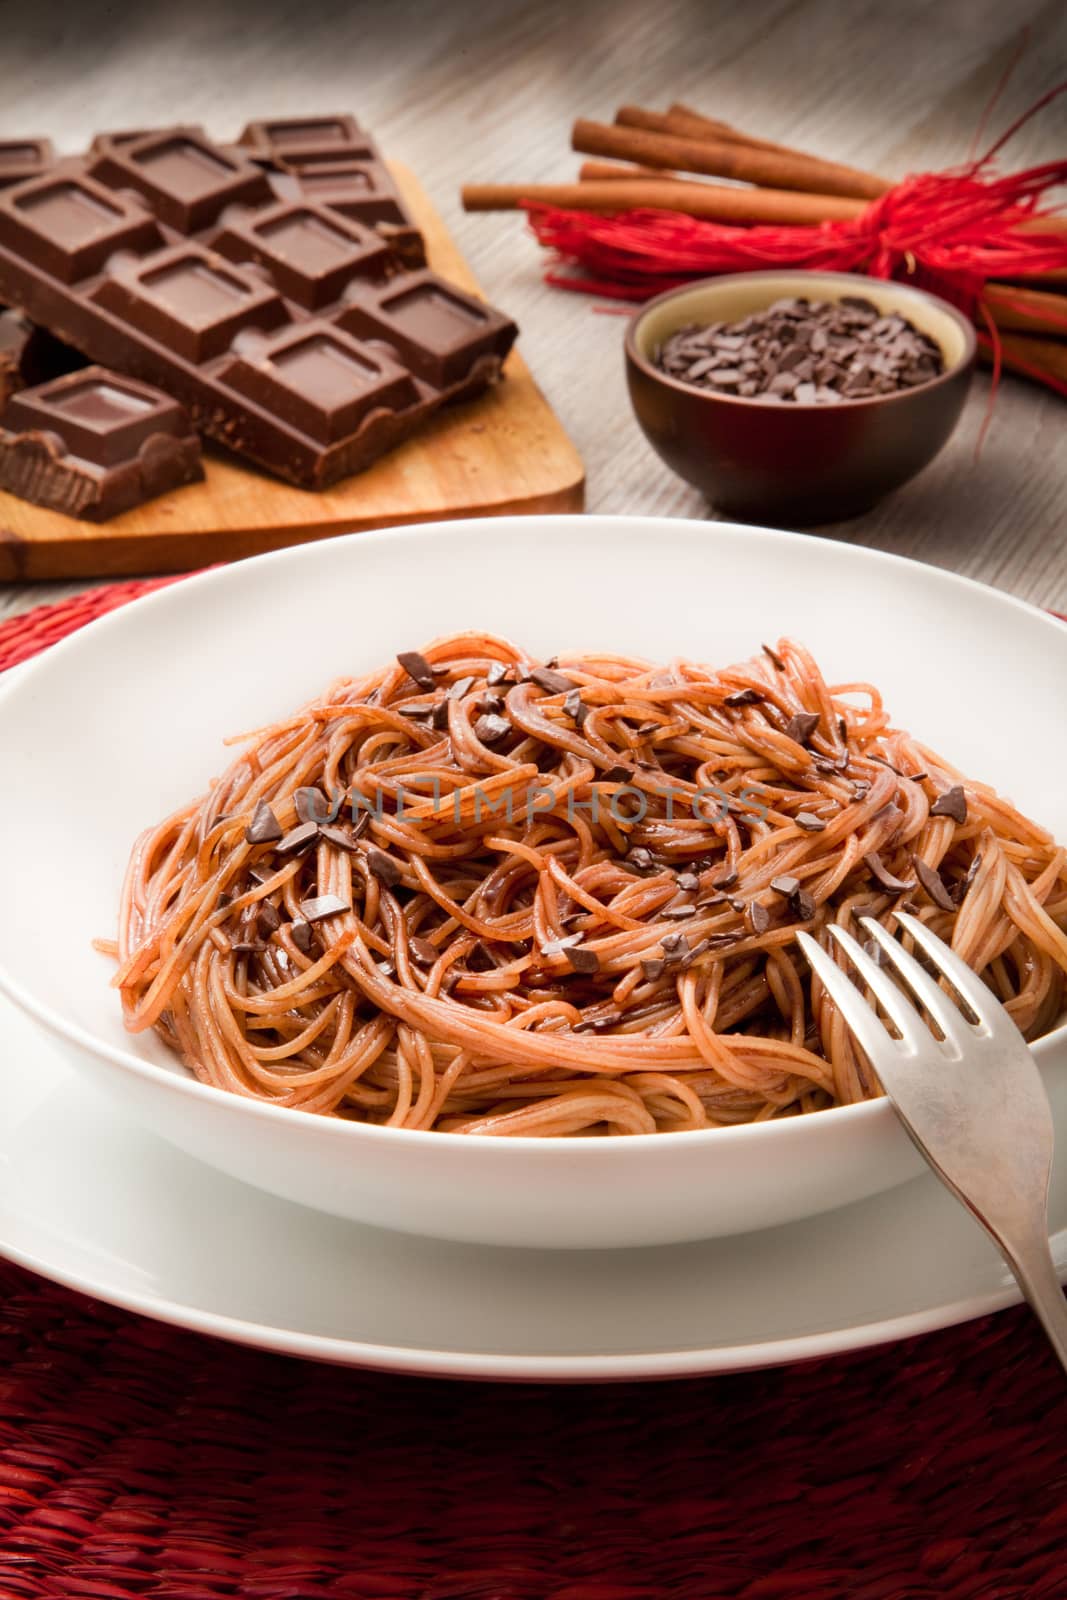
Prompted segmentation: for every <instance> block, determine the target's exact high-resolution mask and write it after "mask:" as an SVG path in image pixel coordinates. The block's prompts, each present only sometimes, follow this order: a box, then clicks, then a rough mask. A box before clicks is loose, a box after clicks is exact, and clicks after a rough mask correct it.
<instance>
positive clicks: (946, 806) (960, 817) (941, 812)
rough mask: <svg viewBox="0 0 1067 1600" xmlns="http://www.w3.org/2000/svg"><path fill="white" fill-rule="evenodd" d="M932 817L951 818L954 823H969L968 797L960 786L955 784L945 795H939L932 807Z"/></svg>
mask: <svg viewBox="0 0 1067 1600" xmlns="http://www.w3.org/2000/svg"><path fill="white" fill-rule="evenodd" d="M930 815H931V816H932V817H951V818H952V821H953V822H966V821H967V796H966V795H965V794H964V792H963V788H962V786H961V785H960V784H958V783H955V784H953V786H952V788H951V789H946V790H945V793H944V794H940V795H938V797H937V799H936V800H935V801H934V803H933V805H932V806H931V807H930Z"/></svg>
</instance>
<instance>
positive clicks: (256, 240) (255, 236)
mask: <svg viewBox="0 0 1067 1600" xmlns="http://www.w3.org/2000/svg"><path fill="white" fill-rule="evenodd" d="M212 244H213V247H214V249H216V250H217V251H218V252H219V254H220V255H224V256H227V257H228V258H229V259H230V260H231V261H254V262H256V264H257V265H258V266H260V267H263V268H265V269H266V271H267V272H268V273H269V275H270V278H271V280H272V282H273V283H274V285H275V287H276V288H277V289H278V290H279V292H280V293H281V294H284V295H287V296H288V297H289V299H290V300H295V301H296V303H297V304H298V305H300V306H304V307H305V308H306V309H307V310H308V311H317V310H319V309H320V308H321V307H322V306H326V305H329V304H330V303H331V302H332V301H334V300H337V299H338V298H339V296H340V294H341V292H342V290H343V289H344V287H345V285H346V284H347V283H348V282H350V280H351V279H352V278H356V277H359V278H363V279H367V280H369V281H372V282H373V281H374V280H375V279H380V278H383V277H384V276H385V274H386V271H387V269H388V266H389V262H390V251H389V247H388V246H387V245H386V244H384V243H383V242H382V240H381V239H379V238H378V236H377V234H375V233H372V232H371V231H370V229H368V228H363V227H361V226H360V225H359V224H358V223H353V222H347V221H346V220H345V219H344V218H343V217H339V216H337V215H335V214H334V213H333V212H331V211H328V210H326V209H325V207H322V206H315V205H310V204H308V203H307V202H306V201H302V202H299V203H298V204H296V205H293V204H287V203H282V204H281V205H277V206H273V207H271V208H270V209H269V210H266V211H256V212H254V213H251V214H249V215H248V216H246V217H241V218H239V219H238V220H237V221H235V222H232V223H230V224H228V225H227V226H226V227H225V228H224V229H223V230H222V232H221V233H219V234H218V235H216V237H215V238H214V240H213V241H212Z"/></svg>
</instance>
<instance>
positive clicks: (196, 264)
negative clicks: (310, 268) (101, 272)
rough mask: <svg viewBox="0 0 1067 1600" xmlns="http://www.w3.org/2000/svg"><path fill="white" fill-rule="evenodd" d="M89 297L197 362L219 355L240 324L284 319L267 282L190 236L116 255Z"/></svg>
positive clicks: (275, 322)
mask: <svg viewBox="0 0 1067 1600" xmlns="http://www.w3.org/2000/svg"><path fill="white" fill-rule="evenodd" d="M93 299H94V300H96V301H97V302H98V303H99V304H100V305H102V306H106V307H107V309H108V310H109V311H116V312H118V313H119V315H120V316H122V317H123V318H124V319H125V320H126V321H127V322H130V323H132V324H133V326H134V327H135V328H139V329H140V330H141V332H142V333H146V334H148V336H149V337H150V338H152V339H155V340H157V341H158V342H159V343H160V344H162V345H165V346H167V347H168V348H170V349H172V350H176V351H178V353H179V354H180V355H183V356H185V357H186V359H187V360H189V361H193V362H196V363H197V365H200V364H202V363H203V362H205V361H210V360H211V359H212V358H213V357H214V356H219V355H222V354H223V352H224V351H226V350H228V349H229V347H230V345H231V344H232V342H233V339H234V336H235V335H236V334H237V333H239V332H240V331H241V330H242V329H243V328H276V327H278V326H279V324H281V323H283V322H285V321H286V320H287V313H286V309H285V305H284V302H283V301H282V299H281V296H280V295H278V294H276V293H275V291H274V290H273V289H271V288H269V287H268V286H267V285H265V284H263V283H260V282H257V281H256V279H254V278H253V277H251V276H250V275H249V274H247V273H244V272H242V271H241V269H240V268H239V267H235V266H232V265H231V263H230V262H228V261H224V260H223V259H222V258H221V256H217V255H215V254H213V252H211V251H209V250H205V249H204V248H203V247H202V246H201V245H197V244H187V245H176V246H174V247H173V248H172V249H170V250H159V251H156V252H154V253H153V255H152V257H151V259H150V260H149V261H147V262H143V261H133V262H122V263H120V264H119V265H118V266H117V267H116V268H115V270H114V271H112V272H111V273H110V274H109V275H108V276H107V277H106V278H105V279H104V280H103V282H102V283H100V284H99V285H98V287H97V288H96V289H95V291H94V293H93Z"/></svg>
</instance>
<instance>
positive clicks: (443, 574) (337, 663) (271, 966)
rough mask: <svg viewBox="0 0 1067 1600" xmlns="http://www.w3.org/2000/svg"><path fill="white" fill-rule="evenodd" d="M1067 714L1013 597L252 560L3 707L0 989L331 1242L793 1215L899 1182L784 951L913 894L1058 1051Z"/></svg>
mask: <svg viewBox="0 0 1067 1600" xmlns="http://www.w3.org/2000/svg"><path fill="white" fill-rule="evenodd" d="M1064 681H1067V630H1064V629H1063V628H1062V627H1061V625H1060V624H1058V623H1056V622H1055V621H1053V620H1052V619H1050V618H1047V617H1044V616H1042V615H1041V614H1040V613H1038V612H1035V611H1034V610H1032V609H1031V608H1029V607H1026V606H1023V605H1021V604H1019V603H1018V602H1015V601H1013V600H1011V599H1009V598H1007V597H1005V596H1003V595H999V594H997V593H995V592H994V591H992V590H988V589H983V588H980V587H978V586H975V585H973V584H969V583H966V582H965V581H963V580H961V579H958V578H955V577H952V576H951V575H949V574H947V573H943V572H940V571H937V570H935V569H931V568H926V567H921V566H918V565H916V564H913V563H908V562H902V561H899V560H896V559H893V558H889V557H885V556H881V555H879V554H876V553H874V552H870V551H865V550H860V549H854V548H851V547H849V546H846V545H838V544H832V543H829V542H825V541H820V540H816V539H811V538H806V537H802V536H797V535H790V534H782V533H775V532H772V531H767V530H758V529H752V528H748V527H733V526H729V525H724V524H707V523H686V522H672V521H666V522H664V521H654V520H651V519H639V518H633V519H626V518H606V517H588V518H546V519H536V520H533V519H501V520H498V521H491V522H490V521H482V522H473V523H452V524H443V525H439V526H431V527H422V528H411V529H401V530H391V531H388V532H383V533H379V534H364V535H359V536H355V537H352V538H348V539H340V540H335V541H330V542H329V543H324V544H316V545H310V546H304V547H302V548H299V549H293V550H287V551H283V552H279V553H277V554H275V555H272V556H267V557H263V558H260V559H258V560H256V561H252V562H248V563H244V564H241V565H240V566H236V567H231V568H229V569H226V570H223V571H218V572H213V573H210V574H207V575H204V576H202V577H199V578H196V579H192V580H190V581H189V582H187V583H183V584H181V585H178V586H176V587H174V588H172V589H169V590H167V591H164V592H161V593H158V594H156V595H154V596H151V597H150V598H149V599H147V600H145V601H142V602H140V603H138V604H137V605H135V606H132V607H129V608H127V609H125V610H123V611H120V612H118V613H115V614H113V615H111V616H110V617H108V618H106V619H104V620H103V621H102V622H100V623H98V624H96V625H94V626H93V627H92V628H90V629H88V630H86V631H85V632H83V633H82V634H80V635H78V636H75V637H74V638H72V639H71V640H68V641H66V642H65V643H64V644H62V645H60V646H59V647H57V648H56V649H55V650H53V651H51V652H49V654H48V655H47V656H46V657H44V658H42V659H40V660H39V661H37V662H35V663H33V664H32V665H31V666H30V667H29V668H28V669H27V670H26V671H25V673H23V674H22V675H20V680H19V682H18V683H16V684H14V685H12V686H10V687H8V688H6V689H5V690H2V691H0V742H2V743H3V747H4V749H5V764H6V766H7V767H8V769H9V770H8V772H6V773H5V777H6V778H7V779H8V781H7V783H6V784H5V786H4V790H3V794H2V795H0V830H2V836H4V837H7V838H9V839H11V840H12V841H17V848H14V849H13V850H12V851H11V852H10V858H9V861H8V865H7V884H6V896H7V904H8V911H9V914H8V917H7V918H6V919H5V920H4V921H3V922H2V923H0V986H2V987H3V988H4V989H6V991H7V993H8V994H9V995H10V996H11V998H12V999H14V1000H15V1001H16V1002H17V1003H18V1004H20V1005H22V1006H23V1007H24V1008H25V1009H26V1010H27V1011H29V1012H30V1013H31V1014H32V1015H33V1016H34V1017H35V1018H36V1019H37V1021H38V1022H40V1023H43V1024H44V1025H45V1026H46V1027H47V1028H48V1029H50V1030H51V1031H52V1033H53V1034H54V1035H55V1036H56V1037H57V1038H58V1039H59V1040H60V1041H61V1042H62V1044H63V1047H64V1048H65V1049H66V1050H67V1051H68V1052H69V1054H70V1057H71V1059H72V1061H74V1062H75V1063H76V1064H77V1065H78V1066H79V1067H81V1068H82V1069H83V1070H85V1071H86V1072H87V1073H89V1074H90V1075H91V1076H92V1077H93V1079H94V1081H96V1082H98V1083H99V1084H100V1085H101V1086H102V1087H104V1088H105V1089H107V1090H108V1091H109V1092H111V1093H112V1094H113V1096H115V1097H116V1099H117V1101H118V1103H119V1104H120V1105H121V1106H122V1107H123V1108H124V1109H126V1110H129V1111H130V1112H131V1113H133V1114H134V1115H136V1116H138V1117H140V1118H141V1119H142V1120H143V1121H144V1122H146V1123H147V1124H148V1125H149V1126H150V1127H151V1128H152V1129H153V1130H154V1131H156V1132H158V1133H160V1134H162V1135H163V1136H164V1137H166V1138H168V1139H170V1140H171V1141H172V1142H173V1143H175V1144H177V1145H178V1146H179V1147H180V1148H182V1149H184V1150H185V1151H187V1152H189V1153H191V1154H193V1155H196V1156H198V1157H199V1158H201V1159H202V1160H204V1161H207V1162H208V1163H209V1164H211V1165H214V1166H216V1167H218V1168H220V1169H221V1170H222V1171H224V1172H227V1173H228V1174H230V1175H231V1176H234V1177H237V1178H240V1179H242V1180H244V1181H246V1182H248V1183H251V1184H254V1185H256V1186H258V1187H259V1188H261V1189H266V1190H269V1191H271V1192H273V1193H274V1194H276V1195H279V1196H281V1197H283V1198H285V1199H289V1200H298V1201H300V1202H302V1203H303V1204H305V1205H309V1206H312V1207H314V1208H316V1209H317V1210H319V1211H322V1212H330V1213H333V1214H335V1215H337V1216H340V1217H344V1218H347V1219H350V1220H356V1221H360V1222H369V1223H373V1224H376V1225H380V1226H385V1227H390V1228H394V1229H399V1230H402V1231H404V1232H407V1233H414V1234H423V1235H432V1236H435V1237H439V1238H449V1239H452V1240H458V1241H466V1242H477V1243H490V1244H506V1245H523V1246H532V1247H540V1248H567V1249H587V1248H594V1247H596V1248H599V1247H608V1246H610V1247H627V1246H640V1245H655V1244H668V1243H675V1242H678V1241H685V1240H693V1239H701V1238H708V1237H712V1236H715V1235H724V1234H742V1233H746V1232H752V1231H755V1230H758V1229H761V1228H767V1227H772V1226H775V1225H779V1224H782V1223H789V1222H793V1221H796V1220H797V1219H800V1218H804V1217H808V1216H813V1215H816V1214H818V1213H821V1212H824V1211H827V1210H830V1209H832V1208H835V1207H839V1206H843V1205H847V1204H851V1203H855V1202H858V1201H861V1200H864V1199H866V1198H867V1197H869V1196H872V1195H876V1194H878V1193H880V1192H882V1191H885V1190H887V1189H890V1188H892V1187H893V1186H894V1185H896V1184H899V1183H902V1182H904V1181H905V1180H906V1179H908V1178H910V1177H913V1176H915V1174H916V1172H917V1171H918V1170H919V1169H918V1158H917V1156H916V1155H915V1154H914V1152H913V1151H912V1149H911V1147H910V1145H909V1144H908V1141H907V1140H906V1138H905V1137H904V1136H903V1134H902V1133H901V1132H900V1130H899V1129H898V1127H897V1125H896V1123H895V1121H894V1119H893V1117H892V1115H891V1113H890V1112H889V1110H888V1107H887V1106H886V1104H885V1102H884V1101H883V1100H882V1099H881V1097H880V1096H879V1093H878V1086H877V1083H876V1081H875V1080H874V1078H873V1076H872V1074H871V1072H870V1069H869V1067H868V1066H867V1064H866V1063H865V1062H864V1060H863V1058H862V1056H860V1055H859V1054H858V1052H857V1051H856V1049H855V1047H854V1046H853V1045H852V1043H851V1041H850V1039H849V1038H848V1035H847V1032H846V1030H845V1029H844V1028H843V1026H842V1025H841V1021H840V1018H839V1017H838V1016H837V1015H836V1013H835V1012H834V1010H833V1008H832V1007H831V1006H830V1005H829V1003H828V1002H827V1001H826V998H825V996H824V995H823V994H822V993H821V991H820V990H819V988H818V985H817V984H815V983H814V982H813V980H812V978H811V975H810V974H809V973H808V972H807V970H806V968H805V966H804V963H803V962H802V960H801V959H800V957H799V954H798V952H797V948H796V932H797V930H798V929H799V928H801V927H804V928H808V929H809V930H813V931H814V932H815V933H816V934H818V933H819V932H820V930H822V929H824V928H825V925H826V923H827V922H828V921H829V920H831V919H838V920H845V921H847V920H848V919H849V918H850V917H852V916H853V915H855V914H856V913H857V912H860V911H862V912H865V913H869V914H874V915H878V916H881V917H883V918H885V919H887V920H888V921H891V919H892V912H893V908H894V906H897V905H902V904H903V905H907V906H908V907H909V909H913V910H915V911H916V912H917V913H918V914H919V915H921V916H923V917H924V918H926V919H927V920H928V921H929V922H930V923H931V924H932V925H933V926H934V927H935V928H936V929H937V931H938V932H940V933H942V934H943V935H944V936H946V937H951V939H952V940H953V942H954V944H955V946H956V948H957V949H958V950H959V951H960V952H961V953H962V954H963V955H964V956H965V958H966V959H969V960H971V961H972V964H974V965H975V966H976V967H978V968H979V969H980V970H982V971H983V973H984V974H985V976H986V978H987V980H988V981H989V982H990V984H991V985H992V986H993V987H994V989H995V990H996V991H997V992H998V993H999V994H1000V995H1001V996H1002V998H1003V999H1004V1000H1005V1001H1006V1002H1007V1003H1008V1005H1009V1008H1010V1009H1011V1010H1012V1012H1013V1014H1014V1015H1015V1016H1016V1019H1017V1020H1018V1022H1019V1024H1020V1026H1021V1027H1022V1028H1023V1029H1024V1031H1026V1033H1027V1035H1028V1036H1029V1037H1031V1038H1032V1039H1033V1040H1034V1045H1035V1049H1036V1051H1037V1052H1038V1054H1039V1056H1040V1058H1041V1059H1042V1061H1043V1062H1047V1063H1048V1066H1049V1070H1050V1072H1053V1071H1055V1070H1056V1063H1057V1060H1059V1061H1062V1060H1063V1058H1064V1055H1065V1043H1067V1031H1065V1029H1064V1028H1063V1026H1062V1024H1061V1018H1062V1014H1063V1010H1064V994H1065V992H1067V989H1065V978H1067V936H1065V934H1064V931H1063V924H1064V921H1065V920H1067V867H1065V855H1064V852H1063V851H1062V850H1061V849H1060V848H1059V847H1058V845H1057V844H1056V842H1055V841H1056V839H1067V756H1065V751H1064V748H1063V746H1062V744H1061V743H1059V742H1058V738H1057V721H1058V714H1059V707H1060V703H1061V698H1062V684H1063V682H1064ZM235 736H236V737H235ZM227 739H229V740H230V741H231V742H230V743H229V744H227V743H226V740H227ZM824 937H825V935H824Z"/></svg>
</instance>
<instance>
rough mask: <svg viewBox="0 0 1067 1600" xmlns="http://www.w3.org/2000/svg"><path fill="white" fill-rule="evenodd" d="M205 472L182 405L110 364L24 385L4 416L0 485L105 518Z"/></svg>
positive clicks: (68, 510) (58, 507)
mask: <svg viewBox="0 0 1067 1600" xmlns="http://www.w3.org/2000/svg"><path fill="white" fill-rule="evenodd" d="M203 475H204V472H203V467H202V465H201V461H200V441H199V440H198V439H197V437H196V435H195V434H194V433H193V432H192V431H191V429H190V426H189V419H188V417H187V415H186V413H185V411H184V410H183V409H182V407H181V406H180V405H178V404H177V402H176V401H174V400H171V399H170V398H169V397H168V396H167V395H165V394H162V393H161V392H160V391H159V390H158V389H153V388H152V387H151V386H150V385H149V384H146V383H136V382H134V380H133V379H132V378H123V377H119V376H118V375H117V374H116V373H113V372H108V371H106V370H105V369H104V368H102V367H87V368H85V369H84V371H81V372H72V373H69V374H68V375H67V376H66V377H63V378H56V379H53V380H52V381H51V382H50V383H46V384H42V385H40V387H38V388H36V389H24V390H23V391H22V393H21V394H18V395H16V396H15V397H14V398H13V399H12V400H10V401H9V402H8V404H7V406H6V407H5V409H4V411H3V413H2V415H0V487H2V488H4V489H7V490H9V491H10V492H11V493H13V494H17V495H20V496H21V497H22V498H23V499H25V500H30V501H32V502H33V503H34V504H35V505H43V506H48V507H49V508H50V509H52V510H54V511H62V512H64V513H65V514H66V515H68V516H76V517H82V518H84V519H86V520H87V521H93V522H101V521H104V520H106V518H108V517H112V516H115V515H116V514H117V513H118V512H120V511H127V510H129V509H130V508H131V507H132V506H135V505H140V504H141V503H142V502H143V501H145V500H148V499H151V498H152V497H153V496H155V495H157V494H163V493H165V492H166V491H167V490H169V489H175V488H178V487H179V486H180V485H181V484H184V483H192V482H194V481H195V480H197V479H199V478H202V477H203Z"/></svg>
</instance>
